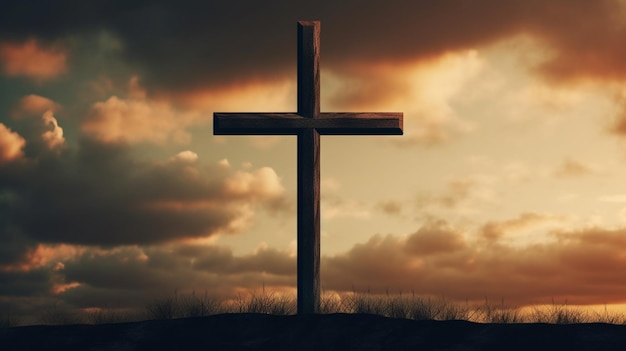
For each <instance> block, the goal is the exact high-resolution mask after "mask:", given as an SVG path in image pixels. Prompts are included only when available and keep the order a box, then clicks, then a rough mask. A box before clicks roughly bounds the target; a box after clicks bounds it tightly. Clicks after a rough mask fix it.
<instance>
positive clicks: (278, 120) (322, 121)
mask: <svg viewBox="0 0 626 351" xmlns="http://www.w3.org/2000/svg"><path fill="white" fill-rule="evenodd" d="M213 116H214V117H213V133H214V134H215V135H297V134H298V133H299V132H300V130H302V129H307V128H315V129H317V131H318V132H319V133H320V134H321V135H402V129H403V115H402V113H401V112H389V113H384V112H383V113H371V112H359V113H344V112H327V113H320V114H319V115H318V116H317V117H316V118H306V117H303V116H300V115H298V114H295V113H215V114H214V115H213Z"/></svg>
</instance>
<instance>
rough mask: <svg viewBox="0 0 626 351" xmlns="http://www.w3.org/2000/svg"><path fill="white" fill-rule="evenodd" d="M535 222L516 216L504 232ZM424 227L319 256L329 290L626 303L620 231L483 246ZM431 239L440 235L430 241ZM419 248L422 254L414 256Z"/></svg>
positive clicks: (625, 242) (453, 232)
mask: <svg viewBox="0 0 626 351" xmlns="http://www.w3.org/2000/svg"><path fill="white" fill-rule="evenodd" d="M537 220H540V219H539V218H536V216H534V215H522V216H520V217H519V218H516V219H512V220H510V221H504V222H502V223H503V226H505V227H506V226H510V227H519V226H527V225H530V223H531V222H534V221H537ZM441 225H443V224H440V225H439V226H438V225H434V226H430V227H425V228H422V229H420V230H418V231H417V232H416V233H414V234H412V235H410V236H408V237H407V238H401V237H397V236H393V235H388V236H375V237H373V238H371V239H370V240H368V241H367V242H366V243H363V244H357V245H355V246H354V247H353V248H352V249H351V250H349V251H348V252H346V253H344V254H340V255H337V256H334V257H325V258H324V260H323V262H322V264H323V265H322V281H323V284H324V286H325V288H326V289H330V290H336V291H351V290H353V289H356V290H357V291H366V290H371V291H372V292H374V293H382V292H384V291H385V290H389V291H405V292H406V291H412V290H413V291H415V292H416V293H418V294H427V295H428V294H431V295H441V294H445V296H446V297H447V298H451V299H455V300H458V301H466V300H469V301H475V302H479V301H481V300H483V301H484V299H485V298H489V299H490V300H500V299H505V300H506V301H507V303H509V304H513V305H529V304H536V303H549V302H550V301H552V300H553V299H554V300H555V301H565V300H567V301H568V302H569V303H570V304H583V305H585V304H589V305H592V304H606V303H623V302H624V301H626V298H625V297H624V291H625V290H626V279H625V278H624V275H623V271H624V269H626V254H624V252H626V239H625V238H626V230H624V229H617V230H607V229H602V228H585V229H580V230H578V231H571V232H560V233H557V234H550V233H549V232H546V233H545V237H546V238H547V240H546V241H544V242H543V243H535V244H527V245H523V246H520V245H510V244H507V243H499V244H498V245H484V243H483V242H481V241H480V240H472V239H471V236H467V235H466V234H467V233H464V232H462V231H460V230H459V229H454V228H450V227H447V226H445V225H444V226H441ZM435 233H440V234H443V235H440V236H436V235H435ZM420 250H421V251H420Z"/></svg>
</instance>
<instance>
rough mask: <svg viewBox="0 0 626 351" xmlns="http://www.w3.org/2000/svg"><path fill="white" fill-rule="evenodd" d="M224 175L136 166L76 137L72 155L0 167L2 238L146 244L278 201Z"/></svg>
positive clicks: (174, 165) (206, 231)
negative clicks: (257, 204)
mask: <svg viewBox="0 0 626 351" xmlns="http://www.w3.org/2000/svg"><path fill="white" fill-rule="evenodd" d="M270 173H271V172H260V174H261V176H264V177H265V178H268V177H270V176H271V175H272V174H273V173H271V174H270ZM268 174H269V175H268ZM228 177H229V174H228V171H226V170H224V169H222V168H220V167H218V166H215V167H211V166H206V167H204V168H203V167H202V166H198V165H189V164H186V163H184V162H175V161H170V162H164V163H149V162H142V161H138V160H137V159H135V158H133V157H132V155H131V153H130V149H129V148H128V147H127V146H125V145H123V144H104V143H100V142H95V141H93V140H89V139H83V140H82V141H81V143H80V146H79V147H78V149H77V150H74V149H67V150H65V151H63V152H61V153H48V154H43V155H40V158H38V159H33V160H29V161H25V162H23V163H21V164H19V165H16V166H13V167H4V168H2V167H0V184H1V186H0V193H4V194H12V196H11V197H10V198H9V197H8V198H7V200H5V203H4V205H3V206H4V207H8V208H9V211H8V215H7V214H5V215H3V217H2V219H3V222H2V223H0V225H1V228H2V230H3V232H2V233H3V236H5V237H9V236H10V235H11V233H14V232H16V231H17V232H18V233H20V235H23V236H24V237H25V238H28V239H32V240H38V241H41V242H44V243H71V244H84V245H103V246H111V245H123V244H148V243H158V242H164V241H170V240H174V239H180V238H187V237H204V236H210V235H213V234H214V233H216V232H217V231H219V230H229V226H230V225H231V223H232V222H233V221H234V220H235V219H237V218H238V217H239V216H240V215H241V212H240V211H241V210H240V207H239V206H240V205H241V204H243V203H251V202H261V203H262V202H263V201H265V200H267V201H268V204H270V206H271V207H272V210H274V211H275V210H276V208H275V207H276V206H278V205H277V203H285V201H280V197H281V194H278V193H276V191H275V190H274V189H269V190H267V191H265V190H264V189H263V186H264V184H265V183H264V182H263V181H264V179H265V178H264V179H261V180H260V181H259V182H258V183H255V185H256V186H257V187H256V188H254V189H248V190H246V189H245V188H244V190H239V189H236V190H237V191H233V190H230V187H232V183H233V182H235V184H236V182H237V180H236V179H235V180H231V182H230V183H228V182H227V179H228ZM255 177H256V175H254V174H253V175H250V177H244V178H245V180H248V178H250V179H252V180H254V179H256V178H255ZM270 178H271V177H270ZM270 180H271V179H270ZM18 242H19V240H18Z"/></svg>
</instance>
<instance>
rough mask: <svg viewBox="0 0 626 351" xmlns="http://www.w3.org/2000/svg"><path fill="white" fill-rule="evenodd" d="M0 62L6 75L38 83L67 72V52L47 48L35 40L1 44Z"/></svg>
mask: <svg viewBox="0 0 626 351" xmlns="http://www.w3.org/2000/svg"><path fill="white" fill-rule="evenodd" d="M0 61H1V62H2V64H3V70H4V73H5V74H6V75H9V76H25V77H28V78H32V79H34V80H37V81H45V80H50V79H52V78H55V77H57V76H59V75H60V74H62V73H64V72H65V71H67V66H66V62H67V52H65V51H63V50H61V49H58V48H45V47H43V46H42V45H41V44H40V43H38V42H37V40H35V39H30V40H28V41H26V42H24V43H19V44H15V43H2V44H0Z"/></svg>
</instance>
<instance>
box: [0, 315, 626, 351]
mask: <svg viewBox="0 0 626 351" xmlns="http://www.w3.org/2000/svg"><path fill="white" fill-rule="evenodd" d="M0 349H1V350H53V349H54V350H316V351H317V350H422V351H424V350H439V351H444V350H458V351H461V350H464V351H465V350H466V351H469V350H531V351H537V350H551V351H556V350H568V351H574V350H625V349H626V326H623V325H611V324H602V323H591V324H571V325H554V324H479V323H472V322H466V321H412V320H405V319H392V318H386V317H381V316H375V315H363V314H330V315H310V316H272V315H262V314H222V315H216V316H211V317H198V318H187V319H174V320H163V321H145V322H133V323H121V324H104V325H66V326H27V327H13V328H5V329H0Z"/></svg>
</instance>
